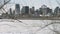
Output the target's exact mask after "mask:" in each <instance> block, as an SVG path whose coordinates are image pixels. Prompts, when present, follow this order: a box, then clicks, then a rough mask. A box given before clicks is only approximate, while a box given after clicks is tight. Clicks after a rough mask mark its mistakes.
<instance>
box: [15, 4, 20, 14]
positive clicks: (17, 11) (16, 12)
mask: <svg viewBox="0 0 60 34" xmlns="http://www.w3.org/2000/svg"><path fill="white" fill-rule="evenodd" d="M19 14H20V5H19V4H16V5H15V15H19Z"/></svg>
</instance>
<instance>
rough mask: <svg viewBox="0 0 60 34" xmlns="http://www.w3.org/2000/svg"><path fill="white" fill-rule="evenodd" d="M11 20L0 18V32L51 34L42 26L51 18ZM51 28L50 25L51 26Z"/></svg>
mask: <svg viewBox="0 0 60 34" xmlns="http://www.w3.org/2000/svg"><path fill="white" fill-rule="evenodd" d="M20 21H21V22H19V21H18V20H13V19H0V34H53V31H51V30H50V29H49V28H48V27H51V26H48V27H45V28H42V27H43V26H45V25H47V24H49V23H51V22H52V20H20ZM51 28H52V27H51Z"/></svg>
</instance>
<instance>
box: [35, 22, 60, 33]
mask: <svg viewBox="0 0 60 34" xmlns="http://www.w3.org/2000/svg"><path fill="white" fill-rule="evenodd" d="M52 24H60V22H51V23H50V24H47V25H45V26H43V27H41V28H39V29H38V30H37V31H35V32H34V34H36V32H38V31H40V30H42V29H44V28H46V27H47V26H49V25H52Z"/></svg>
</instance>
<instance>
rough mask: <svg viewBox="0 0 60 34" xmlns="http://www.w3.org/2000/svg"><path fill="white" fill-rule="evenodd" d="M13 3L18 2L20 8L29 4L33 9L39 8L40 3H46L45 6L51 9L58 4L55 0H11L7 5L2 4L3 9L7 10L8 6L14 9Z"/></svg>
mask: <svg viewBox="0 0 60 34" xmlns="http://www.w3.org/2000/svg"><path fill="white" fill-rule="evenodd" d="M6 1H7V0H6ZM57 1H58V2H60V0H57ZM0 2H2V1H0ZM15 4H20V8H22V7H23V6H29V7H30V8H31V7H33V6H34V7H35V10H36V9H39V8H40V7H41V6H42V5H46V6H47V7H49V8H51V9H53V10H54V9H55V8H56V7H57V6H59V5H58V3H57V2H56V0H11V1H10V2H9V3H8V4H7V5H5V6H4V8H5V10H9V8H12V9H13V10H14V9H15ZM0 5H1V3H0ZM0 13H1V12H0Z"/></svg>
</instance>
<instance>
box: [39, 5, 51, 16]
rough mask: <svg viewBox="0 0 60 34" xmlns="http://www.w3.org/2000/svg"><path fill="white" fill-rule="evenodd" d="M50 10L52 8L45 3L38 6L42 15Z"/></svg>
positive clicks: (45, 14)
mask: <svg viewBox="0 0 60 34" xmlns="http://www.w3.org/2000/svg"><path fill="white" fill-rule="evenodd" d="M51 12H52V10H51V9H50V8H49V7H47V6H46V5H42V6H41V8H40V13H41V14H42V15H43V16H47V15H48V14H49V13H51Z"/></svg>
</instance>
